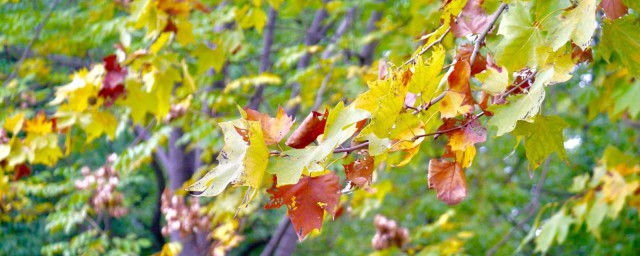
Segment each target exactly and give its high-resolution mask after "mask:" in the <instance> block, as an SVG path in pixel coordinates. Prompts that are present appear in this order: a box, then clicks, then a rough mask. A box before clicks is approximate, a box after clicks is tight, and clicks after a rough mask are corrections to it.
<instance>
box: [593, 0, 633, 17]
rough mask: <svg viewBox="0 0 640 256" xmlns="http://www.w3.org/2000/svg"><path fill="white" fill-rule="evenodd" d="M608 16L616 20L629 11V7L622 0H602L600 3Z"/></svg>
mask: <svg viewBox="0 0 640 256" xmlns="http://www.w3.org/2000/svg"><path fill="white" fill-rule="evenodd" d="M599 7H600V8H602V10H604V14H605V15H607V18H609V19H612V20H615V19H618V18H620V17H622V16H624V15H625V14H627V13H628V12H629V8H628V7H627V6H626V5H624V3H622V0H602V2H600V5H599Z"/></svg>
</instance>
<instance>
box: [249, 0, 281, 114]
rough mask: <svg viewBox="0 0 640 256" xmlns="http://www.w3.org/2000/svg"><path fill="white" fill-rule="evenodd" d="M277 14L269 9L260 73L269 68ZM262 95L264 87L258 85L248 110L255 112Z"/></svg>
mask: <svg viewBox="0 0 640 256" xmlns="http://www.w3.org/2000/svg"><path fill="white" fill-rule="evenodd" d="M277 16H278V12H276V10H275V9H273V7H271V8H270V9H269V17H268V18H267V26H266V29H265V32H264V44H263V47H262V55H261V56H260V73H264V72H267V71H268V70H269V66H271V59H270V57H271V56H270V55H271V45H272V44H273V35H274V33H275V27H276V18H277ZM263 93H264V85H262V84H260V85H258V86H257V87H256V91H255V93H254V94H253V97H251V99H250V100H249V108H250V109H255V110H257V109H258V108H259V107H260V102H261V101H262V94H263Z"/></svg>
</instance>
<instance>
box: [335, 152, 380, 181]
mask: <svg viewBox="0 0 640 256" xmlns="http://www.w3.org/2000/svg"><path fill="white" fill-rule="evenodd" d="M374 162H375V161H374V158H373V157H371V156H368V155H367V156H365V157H363V158H362V159H358V160H356V161H354V162H352V163H350V164H345V165H343V166H344V172H345V174H346V176H347V180H349V181H351V183H353V184H354V185H356V186H358V187H364V186H365V185H368V184H371V179H372V176H373V169H374V168H375V166H374Z"/></svg>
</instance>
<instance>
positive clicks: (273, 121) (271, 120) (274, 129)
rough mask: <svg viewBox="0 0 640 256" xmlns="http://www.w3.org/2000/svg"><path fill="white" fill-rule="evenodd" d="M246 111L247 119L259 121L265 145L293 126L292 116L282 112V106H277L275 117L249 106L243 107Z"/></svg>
mask: <svg viewBox="0 0 640 256" xmlns="http://www.w3.org/2000/svg"><path fill="white" fill-rule="evenodd" d="M244 110H245V112H247V120H249V121H259V122H260V125H261V126H262V133H263V136H264V142H265V143H266V144H267V145H273V144H276V143H278V142H280V140H282V138H284V136H286V135H287V133H289V130H291V126H293V118H292V117H291V116H289V115H287V114H286V113H285V112H284V109H283V108H282V107H278V114H276V117H270V116H269V115H267V114H263V113H260V112H258V111H255V110H253V109H250V108H245V109H244Z"/></svg>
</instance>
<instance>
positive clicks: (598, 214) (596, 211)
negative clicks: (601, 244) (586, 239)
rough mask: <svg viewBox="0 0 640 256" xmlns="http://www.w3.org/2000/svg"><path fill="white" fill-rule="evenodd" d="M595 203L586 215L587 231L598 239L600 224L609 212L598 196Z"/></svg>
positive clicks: (607, 206)
mask: <svg viewBox="0 0 640 256" xmlns="http://www.w3.org/2000/svg"><path fill="white" fill-rule="evenodd" d="M595 200H596V203H595V204H593V205H592V206H591V209H589V213H588V214H587V230H588V231H590V232H591V233H592V234H593V235H595V236H596V237H600V224H601V223H602V221H603V220H604V217H605V216H606V215H607V212H608V211H609V205H607V204H606V203H605V202H604V201H603V200H602V198H601V197H600V196H596V199H595Z"/></svg>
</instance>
